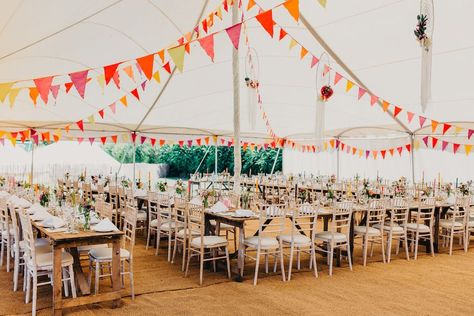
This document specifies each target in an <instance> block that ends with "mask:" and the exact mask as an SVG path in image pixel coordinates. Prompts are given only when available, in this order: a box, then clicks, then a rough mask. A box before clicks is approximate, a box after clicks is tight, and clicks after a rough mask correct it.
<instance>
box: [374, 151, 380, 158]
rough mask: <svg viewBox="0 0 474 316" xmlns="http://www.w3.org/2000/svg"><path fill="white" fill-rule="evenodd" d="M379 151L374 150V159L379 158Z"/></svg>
mask: <svg viewBox="0 0 474 316" xmlns="http://www.w3.org/2000/svg"><path fill="white" fill-rule="evenodd" d="M378 153H379V152H378V151H376V150H374V151H372V156H373V157H374V159H377V155H378Z"/></svg>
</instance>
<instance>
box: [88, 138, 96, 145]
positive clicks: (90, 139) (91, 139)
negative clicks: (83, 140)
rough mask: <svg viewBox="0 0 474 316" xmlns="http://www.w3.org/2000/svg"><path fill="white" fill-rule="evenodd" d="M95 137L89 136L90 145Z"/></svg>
mask: <svg viewBox="0 0 474 316" xmlns="http://www.w3.org/2000/svg"><path fill="white" fill-rule="evenodd" d="M94 141H95V137H89V143H91V146H92V145H93V144H94Z"/></svg>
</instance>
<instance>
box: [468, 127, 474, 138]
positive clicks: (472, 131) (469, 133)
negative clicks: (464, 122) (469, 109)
mask: <svg viewBox="0 0 474 316" xmlns="http://www.w3.org/2000/svg"><path fill="white" fill-rule="evenodd" d="M472 134H474V129H470V130H468V131H467V139H471V137H472Z"/></svg>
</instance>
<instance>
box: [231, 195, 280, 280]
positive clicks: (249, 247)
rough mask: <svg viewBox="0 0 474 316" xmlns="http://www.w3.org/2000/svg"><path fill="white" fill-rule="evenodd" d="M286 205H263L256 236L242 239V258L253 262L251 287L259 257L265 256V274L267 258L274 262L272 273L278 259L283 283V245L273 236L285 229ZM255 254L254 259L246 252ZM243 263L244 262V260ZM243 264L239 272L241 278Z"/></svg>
mask: <svg viewBox="0 0 474 316" xmlns="http://www.w3.org/2000/svg"><path fill="white" fill-rule="evenodd" d="M285 219H286V205H284V204H272V205H268V204H264V205H261V206H260V210H259V225H258V235H257V236H252V237H248V238H245V239H244V248H245V252H244V256H245V257H244V258H250V259H252V260H255V274H254V279H253V285H257V279H258V271H259V267H260V257H261V256H262V255H263V256H265V272H266V273H268V258H269V256H270V255H271V256H273V258H274V260H275V267H274V271H276V265H277V262H278V260H277V257H280V258H279V259H280V266H281V276H282V279H283V281H286V277H285V265H284V260H283V243H282V239H280V240H278V239H277V238H276V237H275V236H278V235H282V233H283V231H284V229H285ZM249 251H252V252H256V254H255V257H253V256H251V255H250V254H249V253H248V252H249ZM244 261H245V260H244ZM243 273H244V264H243V265H242V269H241V270H240V275H241V276H243Z"/></svg>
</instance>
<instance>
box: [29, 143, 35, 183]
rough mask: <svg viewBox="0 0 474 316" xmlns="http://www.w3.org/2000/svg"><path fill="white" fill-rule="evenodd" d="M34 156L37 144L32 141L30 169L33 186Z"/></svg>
mask: <svg viewBox="0 0 474 316" xmlns="http://www.w3.org/2000/svg"><path fill="white" fill-rule="evenodd" d="M34 157H35V144H34V143H33V142H31V171H30V185H31V186H33V171H34Z"/></svg>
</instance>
